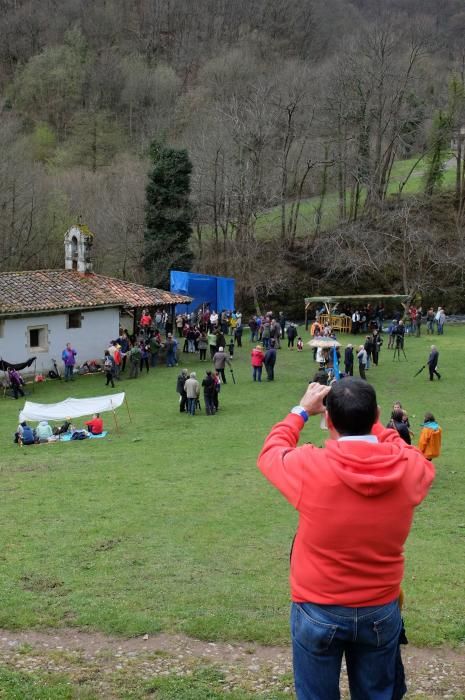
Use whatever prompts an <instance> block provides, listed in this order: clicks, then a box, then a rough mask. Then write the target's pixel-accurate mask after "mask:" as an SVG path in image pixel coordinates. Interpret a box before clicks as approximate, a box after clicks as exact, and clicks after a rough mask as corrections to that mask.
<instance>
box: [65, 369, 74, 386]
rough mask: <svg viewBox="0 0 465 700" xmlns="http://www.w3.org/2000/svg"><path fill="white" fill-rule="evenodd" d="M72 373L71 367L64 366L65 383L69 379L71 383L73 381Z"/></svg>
mask: <svg viewBox="0 0 465 700" xmlns="http://www.w3.org/2000/svg"><path fill="white" fill-rule="evenodd" d="M73 371H74V366H73V365H65V382H67V381H68V379H71V381H73V379H74V376H73Z"/></svg>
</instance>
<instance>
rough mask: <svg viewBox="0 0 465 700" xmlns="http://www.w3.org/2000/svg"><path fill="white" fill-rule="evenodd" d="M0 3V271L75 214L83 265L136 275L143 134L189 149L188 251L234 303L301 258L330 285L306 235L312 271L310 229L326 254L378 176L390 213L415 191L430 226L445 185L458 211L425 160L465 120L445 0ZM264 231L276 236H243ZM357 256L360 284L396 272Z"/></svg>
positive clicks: (263, 292)
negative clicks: (324, 235) (84, 248)
mask: <svg viewBox="0 0 465 700" xmlns="http://www.w3.org/2000/svg"><path fill="white" fill-rule="evenodd" d="M0 9H1V12H0V35H1V36H2V38H3V40H2V42H1V45H0V110H1V111H0V114H1V119H0V149H1V152H2V160H1V162H0V207H1V211H2V216H1V217H0V267H1V269H4V270H12V269H22V268H30V267H55V266H60V265H61V258H62V256H61V240H62V236H63V232H64V231H65V230H66V228H67V227H68V226H69V224H70V223H72V222H73V221H75V220H76V219H77V218H78V217H80V219H81V220H82V221H85V222H87V224H88V225H89V226H90V228H91V229H92V230H93V231H95V232H96V234H97V235H96V239H95V254H96V264H97V269H99V271H101V272H105V273H110V274H115V275H120V276H122V277H125V278H129V279H137V280H140V278H141V275H143V274H144V264H143V263H144V256H145V248H144V206H145V186H146V183H147V172H148V169H149V167H150V160H149V157H148V156H149V147H150V144H151V143H152V142H153V141H157V142H158V143H160V144H167V145H170V146H173V147H175V148H186V149H187V151H188V154H189V158H190V160H191V161H192V165H193V171H192V178H191V202H192V214H191V218H192V227H193V239H192V241H193V243H192V248H193V250H194V252H195V255H196V260H195V263H194V266H195V268H196V269H199V270H202V271H210V272H218V273H226V274H230V275H234V276H236V277H237V278H238V279H239V288H240V293H241V295H242V298H243V300H244V302H245V301H246V300H247V299H250V298H253V297H254V296H256V295H257V294H258V295H260V296H265V297H267V296H270V295H271V296H270V298H271V297H272V296H273V295H274V294H279V295H281V296H283V297H284V298H286V295H287V290H288V289H289V287H290V286H293V281H292V280H293V277H294V275H296V274H297V275H299V277H301V275H302V270H303V269H304V270H305V275H307V277H306V281H305V284H306V285H307V286H308V285H313V284H314V281H312V280H314V278H315V276H316V274H317V275H318V280H319V281H318V284H320V285H321V284H324V283H325V279H326V278H328V279H329V278H331V280H332V281H333V282H335V281H336V278H338V277H339V282H338V283H347V280H346V277H347V275H346V271H345V270H340V271H339V272H337V271H336V270H335V269H334V267H333V266H332V262H331V261H326V259H324V256H323V258H322V257H321V253H320V252H319V251H317V252H318V256H319V259H320V260H321V263H320V265H319V267H318V270H316V269H312V266H311V258H312V254H311V253H312V251H311V248H312V246H313V245H314V233H315V232H317V233H318V234H320V232H324V231H328V230H329V229H331V228H337V229H338V231H339V232H340V234H341V232H342V230H344V231H346V232H347V233H346V234H344V235H345V238H341V240H340V250H341V252H342V255H343V256H344V255H345V252H344V251H346V249H347V248H348V247H349V248H350V247H351V246H352V242H351V240H352V237H353V236H360V235H362V234H361V233H360V231H359V232H358V233H356V232H355V229H354V227H357V226H360V227H361V229H364V228H367V227H369V220H370V218H373V217H375V219H376V220H379V218H380V216H381V217H383V216H384V215H385V211H386V208H387V209H389V208H390V206H391V204H388V200H390V199H392V197H391V195H392V194H394V193H398V196H397V200H398V201H403V200H406V201H407V205H406V206H407V207H408V209H409V210H411V208H412V206H414V205H413V204H412V198H411V197H408V195H410V194H411V193H414V194H415V195H416V197H418V198H422V197H426V198H427V201H428V204H427V206H424V207H423V209H424V211H426V210H428V211H429V212H431V216H430V217H429V220H428V221H426V222H423V223H422V224H421V227H422V228H425V226H426V228H428V227H430V228H431V227H432V228H431V232H430V234H428V236H432V237H433V238H434V236H435V235H436V233H435V229H434V226H435V223H434V221H435V215H434V207H435V204H434V202H435V197H436V196H437V195H438V194H439V193H440V192H441V191H444V190H447V189H448V188H449V186H452V187H454V186H455V199H454V202H453V204H454V207H455V211H457V212H458V226H459V228H460V229H461V227H462V208H463V207H462V204H461V203H462V202H463V201H464V200H465V197H464V192H463V173H462V172H461V168H460V173H461V174H460V177H459V178H458V179H456V175H455V172H454V171H453V170H450V171H447V172H446V173H445V176H444V177H443V178H442V182H441V173H440V169H441V164H442V163H443V162H444V159H445V158H446V157H447V151H448V149H449V148H450V141H451V139H452V137H453V136H454V134H457V133H460V128H461V126H462V125H463V124H464V123H465V106H464V105H465V95H464V93H465V89H464V78H463V71H462V68H461V66H462V65H463V61H462V57H463V51H464V48H463V47H464V44H463V36H464V30H465V14H464V13H463V8H462V4H461V2H459V1H458V0H442V2H441V3H440V10H438V3H437V2H433V0H428V1H425V2H420V1H419V0H388V1H384V2H381V1H377V2H372V1H371V0H370V2H368V0H352V1H349V0H325V1H323V0H309V2H306V3H302V2H300V1H299V0H286V2H282V0H250V2H242V0H236V1H235V2H226V0H199V2H197V3H195V4H192V3H189V2H188V1H187V0H173V2H171V3H159V2H153V1H152V0H139V1H138V2H137V3H133V2H130V0H95V1H94V2H92V3H90V2H88V1H87V0H63V2H60V11H59V12H58V11H57V5H56V2H55V0H46V2H43V3H34V2H32V0H15V1H14V2H13V0H3V2H0ZM460 138H462V137H460ZM459 147H460V149H461V150H463V148H462V144H461V143H460V144H459ZM415 157H417V158H421V161H420V163H419V164H418V166H417V167H416V168H414V170H413V173H412V175H411V177H410V179H409V180H408V182H407V183H406V184H405V186H404V187H403V188H402V192H401V193H400V194H399V184H400V183H402V181H403V179H404V178H405V176H406V174H407V173H408V171H409V169H410V168H411V167H412V165H413V164H414V163H415V160H414V158H415ZM461 162H462V161H461V155H460V163H461ZM297 205H298V207H297ZM297 208H298V209H299V211H298V212H297ZM451 214H452V213H451ZM450 220H453V215H451V217H450ZM386 225H387V224H386ZM387 228H388V229H389V226H387ZM456 234H457V236H458V237H459V238H460V235H459V234H458V233H457V226H455V228H454V227H453V230H452V231H451V237H452V238H454V236H456ZM341 235H342V234H341ZM269 237H271V238H273V239H276V240H277V241H278V242H279V246H278V247H276V248H273V247H271V249H268V250H266V251H263V250H262V249H260V246H259V242H260V241H261V240H263V239H264V238H269ZM362 238H363V236H362ZM354 240H355V239H354ZM457 240H458V239H457ZM257 245H258V248H257ZM431 247H434V246H431ZM436 247H437V246H436ZM427 248H428V250H429V249H430V245H429V244H428V246H427ZM452 248H453V249H451V251H450V255H451V256H452V257H453V259H454V261H455V262H454V264H453V266H452V267H451V268H450V273H451V277H450V279H448V280H447V283H445V284H444V279H443V276H442V275H441V279H440V282H441V285H439V286H441V288H442V286H443V284H444V289H446V288H450V289H452V288H453V290H455V291H453V292H452V293H453V294H454V295H456V294H458V293H459V287H458V286H457V285H459V286H460V285H461V279H462V276H463V275H462V272H461V267H460V269H458V267H457V263H460V266H461V259H462V256H461V253H460V251H458V250H457V249H456V248H454V246H453V247H452ZM297 249H298V250H297ZM386 252H387V251H386V250H384V253H385V254H386ZM458 253H460V254H459V255H458ZM404 254H406V252H405V251H404V249H403V248H402V249H399V252H398V255H400V256H401V257H402V256H403V255H404ZM277 258H279V259H282V260H283V264H282V265H281V267H280V278H278V277H277V276H276V275H274V274H273V265H274V262H275V260H276V259H277ZM169 260H170V255H169V250H167V256H166V261H165V263H166V266H169V264H170V263H169ZM255 260H259V264H258V265H255V264H253V265H252V264H251V262H250V261H255ZM302 261H303V262H302ZM162 262H163V261H162ZM321 264H324V269H322V267H321ZM352 267H353V266H352ZM362 267H363V270H358V271H357V275H356V276H355V277H354V275H351V279H350V283H351V284H355V285H356V286H357V285H358V284H360V280H359V279H358V278H359V276H360V275H362V277H363V275H365V274H366V268H365V267H364V266H362ZM381 268H383V269H381ZM425 268H426V269H427V270H428V276H427V278H424V279H422V278H421V275H420V278H419V279H418V281H416V282H415V284H416V285H417V284H420V285H421V286H423V287H424V286H425V285H426V287H427V288H429V289H431V290H432V289H433V288H434V287H435V285H436V286H438V285H437V284H436V281H435V277H434V273H433V272H432V270H433V268H434V269H439V267H438V266H437V264H436V262H435V261H434V259H431V256H429V257H428V260H427V261H425ZM359 272H360V275H359ZM371 272H376V275H375V278H376V279H375V278H373V277H372V276H371V273H370V279H369V280H368V279H367V280H366V283H367V284H368V283H370V284H378V285H382V286H383V287H387V286H388V287H392V288H393V289H400V288H402V289H404V288H405V286H406V285H407V286H408V285H410V283H409V282H408V281H406V279H405V276H402V274H401V273H400V274H398V275H397V276H396V275H395V274H392V270H387V269H384V267H383V266H381V265H380V264H379V263H377V264H376V265H375V266H374V267H373V269H372V270H371ZM283 278H284V279H283ZM344 280H346V281H345V282H344Z"/></svg>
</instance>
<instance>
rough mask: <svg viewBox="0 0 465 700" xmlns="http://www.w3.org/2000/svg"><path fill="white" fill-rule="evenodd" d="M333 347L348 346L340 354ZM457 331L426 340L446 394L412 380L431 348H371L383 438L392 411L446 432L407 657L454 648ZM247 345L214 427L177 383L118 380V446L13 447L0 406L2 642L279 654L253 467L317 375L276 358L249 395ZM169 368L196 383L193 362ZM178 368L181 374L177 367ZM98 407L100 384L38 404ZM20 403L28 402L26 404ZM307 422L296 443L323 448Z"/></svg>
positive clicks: (12, 413) (462, 535) (286, 539)
mask: <svg viewBox="0 0 465 700" xmlns="http://www.w3.org/2000/svg"><path fill="white" fill-rule="evenodd" d="M344 340H345V339H344ZM464 340H465V329H463V328H460V327H456V328H449V327H447V328H446V335H444V336H443V337H442V338H438V339H437V344H438V347H439V349H440V353H441V356H440V367H441V372H442V375H443V378H442V380H441V381H440V382H434V383H433V384H431V383H430V382H429V381H427V375H426V372H423V373H422V374H421V375H420V376H419V377H417V378H416V379H414V378H413V375H414V373H415V371H416V369H417V368H418V367H419V366H421V365H422V364H423V363H424V361H425V359H426V357H427V353H428V348H429V345H430V343H431V340H430V339H428V338H427V337H422V338H420V339H417V338H407V340H406V353H407V356H408V362H406V361H404V360H403V361H402V362H397V361H396V362H393V360H392V354H391V352H390V351H388V350H387V349H385V348H383V351H382V353H381V361H380V366H379V367H378V368H374V369H370V370H369V372H368V376H369V379H370V381H372V383H373V384H374V385H375V387H376V389H377V392H378V398H379V402H380V405H381V407H382V417H383V420H384V421H386V420H387V419H388V416H389V410H390V406H391V404H392V403H393V401H395V400H397V399H400V400H401V401H402V402H403V404H404V405H405V406H406V407H407V409H408V410H409V412H410V415H411V423H412V427H413V429H414V430H415V432H416V433H417V434H418V431H419V428H418V426H419V423H420V422H421V418H422V414H423V413H424V411H426V410H432V411H433V412H434V413H435V415H436V417H437V419H438V420H439V422H440V423H441V424H442V426H443V429H444V450H443V454H442V455H441V458H440V459H439V460H438V462H437V478H436V481H435V484H434V487H433V489H432V492H431V494H430V496H429V497H428V499H427V500H426V502H425V503H424V504H423V505H422V506H421V507H420V508H419V509H418V511H417V516H416V520H415V525H414V529H413V531H412V534H411V537H410V539H409V542H408V545H407V567H406V574H405V582H404V588H405V591H406V596H407V604H406V610H405V615H406V622H407V626H408V630H409V637H410V639H411V641H412V642H413V643H415V644H419V645H437V644H441V643H443V642H445V643H447V644H449V645H461V644H463V642H464V641H465V619H464V617H463V580H464V572H465V565H464V558H463V551H464V546H465V516H464V512H463V501H464V496H465V481H464V475H465V466H464V462H463V458H462V443H461V439H462V435H463V406H464V403H463V386H464V374H465V369H464V366H463V362H462V359H461V350H462V347H463V344H464ZM248 353H249V345H248V343H247V342H246V343H245V347H244V348H243V349H242V351H241V350H239V351H238V352H237V356H236V358H235V360H234V365H235V374H236V378H237V384H236V385H233V384H232V383H231V382H230V380H229V381H228V384H227V386H224V387H223V388H222V392H221V395H220V399H221V410H220V412H219V414H217V415H216V416H211V417H210V416H206V415H205V414H204V413H202V414H201V415H198V416H195V417H194V418H192V417H189V416H187V415H184V414H180V413H179V411H178V402H177V395H176V393H175V384H176V376H177V373H178V369H176V368H174V369H168V368H165V367H160V368H157V369H155V371H151V372H150V374H149V375H148V376H145V375H144V376H142V377H141V378H139V379H137V380H132V381H129V380H128V381H126V380H124V381H122V382H121V384H120V385H119V386H118V387H117V389H115V391H118V390H120V389H124V390H125V391H127V396H128V401H129V405H130V408H131V413H132V422H130V421H129V419H128V416H127V414H125V411H124V410H123V408H122V409H120V411H119V420H120V424H121V436H118V435H116V434H115V430H114V428H113V426H112V425H111V422H110V421H111V419H110V416H108V418H107V425H108V427H109V428H110V435H109V436H108V437H107V438H106V439H104V440H98V441H88V442H80V443H67V444H66V443H65V444H52V445H43V446H33V447H29V448H22V449H20V448H18V447H17V446H16V445H13V443H12V442H11V439H10V436H11V435H12V433H13V431H14V429H15V427H16V424H17V415H18V413H17V412H18V409H19V407H20V405H21V402H20V401H13V400H11V399H5V400H2V402H1V404H0V406H1V408H0V428H1V434H2V436H3V437H2V457H1V470H0V489H1V493H2V508H1V515H0V556H1V561H2V566H1V568H0V596H1V600H2V606H1V608H0V627H5V628H9V629H14V628H32V627H59V626H77V627H80V628H89V629H97V630H102V631H105V632H109V633H117V634H122V635H139V634H144V633H154V632H156V631H159V630H167V631H182V632H185V633H187V634H189V635H192V636H195V637H199V638H202V639H209V640H215V639H224V640H254V641H257V642H262V643H268V644H276V643H285V642H286V641H287V639H288V623H287V618H288V602H289V594H288V587H287V574H288V552H289V546H290V543H291V540H292V537H293V533H294V529H295V525H296V515H295V513H294V511H293V509H292V508H291V507H290V506H289V505H288V504H287V503H286V502H285V501H284V499H282V497H281V496H280V495H279V494H278V493H277V492H275V491H274V489H273V488H272V487H271V486H270V485H269V484H268V483H267V482H266V481H265V480H264V478H263V477H262V476H261V474H260V473H259V472H258V470H257V469H256V466H255V460H256V456H257V454H258V451H259V449H260V446H261V444H262V441H263V439H264V437H265V436H266V434H267V431H268V429H269V428H270V427H271V425H272V424H273V423H274V422H276V421H277V420H279V419H280V418H281V417H283V416H284V415H285V414H286V412H287V410H288V409H289V408H290V407H291V406H293V405H294V404H295V403H297V402H298V401H299V399H300V397H301V395H302V393H303V392H304V390H305V386H306V383H307V381H308V379H309V377H310V376H311V375H312V373H313V371H314V365H313V363H312V358H311V353H310V350H309V349H308V348H306V350H305V352H303V353H297V352H296V351H294V352H291V351H288V350H287V348H285V349H282V350H281V351H280V352H279V356H278V362H277V367H276V381H275V382H274V383H266V382H264V383H262V384H254V383H253V382H252V381H251V377H250V370H249V358H248ZM185 358H187V356H184V358H183V359H182V360H181V363H182V364H186V365H187V366H188V367H189V369H196V370H197V371H198V373H199V374H200V373H203V370H204V369H205V365H201V364H200V363H199V362H198V361H197V360H195V361H194V362H191V361H189V362H187V360H186V359H185ZM189 359H190V358H189ZM70 390H72V395H74V396H87V395H97V394H100V393H105V390H104V386H103V380H102V378H101V377H95V376H94V377H83V378H79V379H77V380H76V382H75V383H74V384H73V385H66V384H64V383H62V382H55V383H54V382H47V383H46V384H45V385H42V386H39V387H36V392H35V395H34V400H36V401H44V402H47V401H58V400H61V399H63V398H65V397H66V396H68V395H69V392H70ZM31 398H32V397H31ZM318 422H319V421H318V420H317V419H314V420H313V421H310V422H309V427H307V428H306V430H305V432H304V434H303V439H304V440H312V441H315V442H316V443H317V444H322V442H323V440H324V438H325V435H324V434H323V433H322V431H320V429H319V428H318Z"/></svg>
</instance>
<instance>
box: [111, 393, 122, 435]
mask: <svg viewBox="0 0 465 700" xmlns="http://www.w3.org/2000/svg"><path fill="white" fill-rule="evenodd" d="M110 404H111V410H112V411H113V418H114V421H115V425H116V432H117V433H118V435H120V434H121V433H120V430H119V425H118V419H117V417H116V411H115V409H114V408H113V403H112V402H111V401H110Z"/></svg>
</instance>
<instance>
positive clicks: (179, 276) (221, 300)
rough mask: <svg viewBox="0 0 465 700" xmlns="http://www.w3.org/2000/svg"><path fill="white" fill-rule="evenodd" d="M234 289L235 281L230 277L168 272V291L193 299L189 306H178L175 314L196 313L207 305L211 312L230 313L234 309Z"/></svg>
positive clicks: (175, 271)
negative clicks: (225, 311) (224, 311)
mask: <svg viewBox="0 0 465 700" xmlns="http://www.w3.org/2000/svg"><path fill="white" fill-rule="evenodd" d="M234 289H235V280H234V279H232V278H231V277H215V276H213V275H201V274H199V273H197V272H180V271H178V270H171V272H170V290H171V291H172V292H178V293H179V294H187V295H188V296H190V297H193V299H192V302H191V303H190V304H178V305H177V306H176V312H177V313H179V312H180V313H183V312H185V311H187V312H192V311H196V310H197V309H198V308H199V306H201V305H202V304H205V305H208V306H209V307H210V310H212V311H213V310H215V311H222V310H223V309H226V310H227V311H232V310H233V309H234V308H235V304H234Z"/></svg>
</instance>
